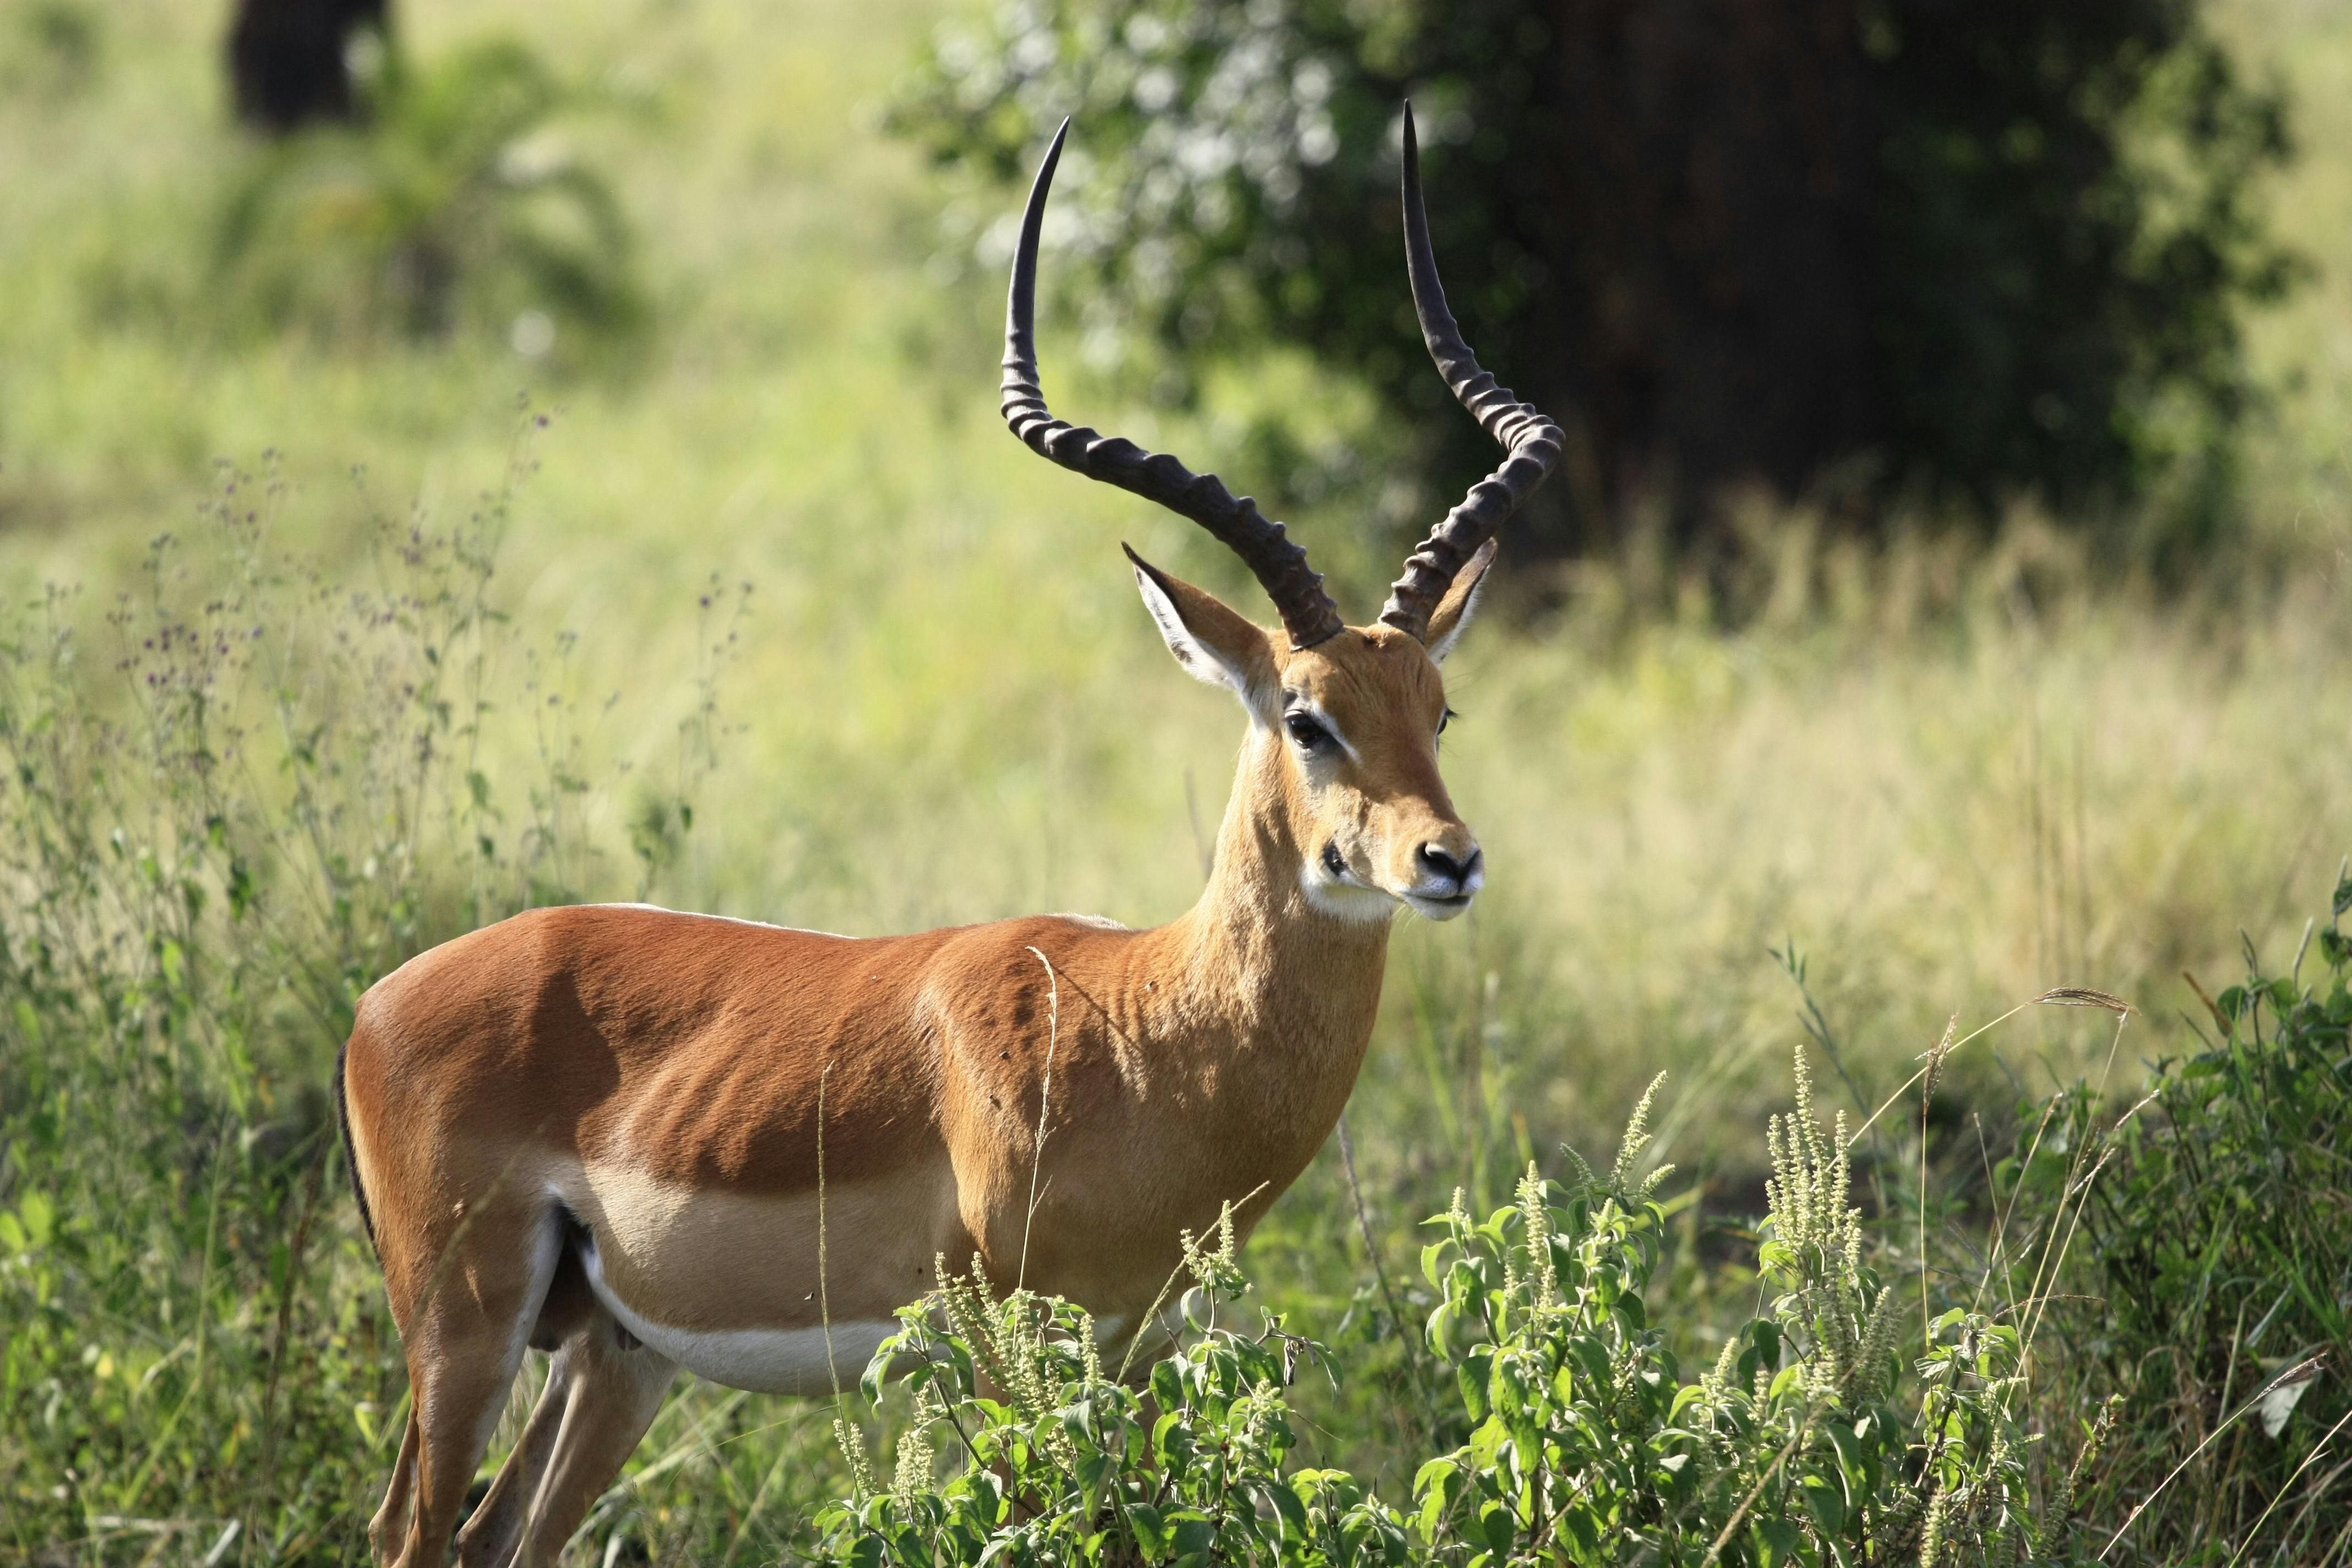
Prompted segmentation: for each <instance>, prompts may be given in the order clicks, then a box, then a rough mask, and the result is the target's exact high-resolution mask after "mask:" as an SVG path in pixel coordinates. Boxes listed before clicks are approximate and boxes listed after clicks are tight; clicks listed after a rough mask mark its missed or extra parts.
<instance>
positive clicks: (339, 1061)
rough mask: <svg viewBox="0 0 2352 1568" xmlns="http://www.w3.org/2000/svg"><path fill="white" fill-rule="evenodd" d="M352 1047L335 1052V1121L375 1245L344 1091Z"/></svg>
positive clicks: (354, 1190) (372, 1220) (349, 1104)
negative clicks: (347, 1058)
mask: <svg viewBox="0 0 2352 1568" xmlns="http://www.w3.org/2000/svg"><path fill="white" fill-rule="evenodd" d="M351 1048H352V1047H350V1045H348V1044H346V1045H345V1046H344V1047H343V1048H342V1049H341V1050H339V1051H337V1052H336V1053H335V1121H336V1124H337V1125H339V1126H340V1127H341V1129H342V1131H343V1163H344V1164H346V1165H348V1166H350V1167H351V1171H352V1196H353V1197H355V1198H357V1199H359V1201H360V1225H361V1226H362V1228H363V1229H364V1230H366V1232H367V1238H368V1245H369V1246H370V1247H375V1215H373V1214H371V1213H369V1212H368V1199H367V1185H366V1184H365V1183H363V1182H362V1181H361V1180H360V1159H359V1154H358V1152H356V1151H355V1150H353V1149H352V1102H351V1098H350V1097H349V1096H348V1095H346V1094H345V1093H344V1092H343V1058H344V1057H345V1056H347V1055H349V1054H350V1052H351ZM376 1256H378V1257H379V1258H381V1257H382V1256H383V1249H382V1248H381V1247H378V1248H377V1249H376Z"/></svg>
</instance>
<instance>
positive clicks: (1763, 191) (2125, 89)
mask: <svg viewBox="0 0 2352 1568" xmlns="http://www.w3.org/2000/svg"><path fill="white" fill-rule="evenodd" d="M1408 94H1410V96H1411V97H1412V100H1413V101H1414V103H1415V105H1416V110H1417V112H1418V113H1419V114H1420V116H1421V117H1422V121H1423V138H1424V144H1425V145H1426V146H1427V148H1428V151H1427V153H1426V154H1425V156H1426V158H1427V163H1428V170H1429V192H1430V202H1431V205H1432V213H1431V218H1432V223H1433V227H1434V230H1435V234H1436V239H1437V246H1438V251H1439V256H1440V258H1441V261H1442V263H1443V264H1444V267H1445V268H1446V269H1447V280H1448V283H1449V287H1450V293H1451V298H1452V300H1453V301H1454V308H1455V310H1456V312H1457V314H1459V315H1460V316H1461V317H1462V319H1463V321H1464V324H1465V328H1466V329H1467V330H1468V332H1469V335H1470V339H1471V341H1472V342H1474V343H1475V344H1476V345H1477V346H1478V348H1479V351H1480V353H1481V355H1482V357H1483V358H1484V359H1485V360H1486V363H1487V364H1488V365H1489V366H1490V367H1492V368H1494V369H1495V370H1496V373H1497V374H1500V375H1502V376H1504V377H1505V378H1506V379H1507V380H1509V381H1513V382H1515V383H1516V384H1517V386H1518V388H1519V390H1520V391H1521V392H1522V393H1523V394H1525V395H1528V396H1529V397H1531V398H1533V399H1535V400H1536V401H1537V402H1538V403H1539V404H1541V405H1544V407H1545V408H1546V409H1547V411H1548V412H1550V413H1551V414H1552V415H1554V416H1555V417H1557V418H1559V420H1560V421H1561V423H1562V424H1563V425H1564V426H1566V427H1567V428H1568V429H1569V431H1570V454H1569V461H1568V463H1567V464H1566V465H1565V467H1566V468H1567V470H1568V471H1567V478H1566V482H1564V483H1559V482H1556V483H1555V484H1554V485H1553V486H1552V487H1551V489H1549V491H1548V492H1547V493H1546V494H1545V495H1544V496H1542V497H1540V498H1539V501H1540V503H1541V504H1539V505H1538V507H1537V508H1535V509H1533V515H1532V516H1531V517H1530V519H1529V528H1530V531H1531V532H1534V533H1535V534H1537V535H1538V538H1539V540H1540V542H1542V544H1543V545H1544V546H1546V547H1548V548H1549V549H1551V550H1554V551H1566V550H1570V549H1573V548H1576V547H1578V546H1579V545H1580V544H1582V543H1586V542H1591V541H1592V540H1593V539H1595V537H1596V536H1599V537H1606V535H1607V532H1608V531H1612V530H1615V529H1622V528H1623V527H1625V526H1628V524H1629V521H1630V520H1632V519H1634V518H1638V517H1640V516H1643V515H1644V514H1645V513H1655V512H1659V511H1663V512H1664V515H1665V516H1667V517H1669V518H1670V519H1671V520H1672V521H1673V524H1674V527H1675V532H1676V534H1677V536H1678V537H1679V539H1680V540H1681V541H1682V542H1684V543H1685V544H1689V543H1694V542H1696V543H1701V544H1705V543H1707V542H1712V541H1713V540H1714V539H1715V538H1716V537H1717V535H1718V534H1719V532H1720V531H1721V529H1722V528H1723V526H1724V509H1723V508H1722V506H1721V505H1720V504H1719V503H1720V501H1721V500H1723V499H1724V498H1725V496H1726V495H1727V492H1729V491H1731V490H1733V489H1737V488H1739V487H1744V486H1751V485H1754V484H1758V483H1761V484H1763V485H1766V486H1769V488H1770V489H1771V490H1772V491H1774V492H1776V493H1777V494H1779V495H1780V496H1781V497H1783V498H1797V497H1804V496H1812V497H1816V498H1825V499H1828V500H1832V501H1834V502H1837V503H1839V504H1841V505H1845V506H1851V507H1852V508H1853V511H1854V513H1855V515H1856V516H1857V517H1860V518H1863V519H1870V518H1876V517H1883V516H1884V515H1885V504H1884V503H1885V502H1886V501H1887V500H1891V499H1893V498H1895V497H1896V496H1903V497H1906V498H1909V499H1911V500H1926V501H1927V502H1928V503H1929V504H1932V505H1936V506H1938V507H1941V508H1943V509H1946V510H1959V511H1962V512H1965V513H1969V514H1973V515H1975V516H1978V517H1984V516H1989V515H1990V513H1991V512H1992V511H1993V510H1995V509H1997V508H1998V507H1999V506H2000V504H2001V503H2002V502H2003V501H2005V500H2010V499H2011V498H2014V497H2018V496H2021V495H2028V496H2032V497H2035V498H2037V499H2039V500H2042V501H2044V502H2046V503H2048V504H2050V505H2052V506H2053V507H2056V508H2059V509H2061V510H2064V511H2066V512H2068V513H2070V514H2073V515H2090V514H2094V513H2096V512H2098V511H2100V510H2103V509H2105V508H2109V507H2112V506H2113V505H2114V504H2116V503H2118V502H2123V501H2128V500H2134V499H2137V498H2139V497H2142V496H2144V495H2146V494H2147V492H2148V491H2149V490H2150V489H2151V488H2152V487H2156V486H2158V484H2159V482H2161V484H2162V485H2163V487H2164V488H2165V489H2167V490H2168V492H2170V493H2172V494H2174V495H2175V496H2176V497H2179V496H2188V497H2189V498H2191V499H2190V501H2189V504H2187V505H2185V506H2179V507H2175V508H2174V509H2173V510H2174V514H2175V518H2176V531H2178V530H2179V528H2183V527H2185V528H2186V529H2187V530H2188V532H2187V533H2186V534H2183V535H2181V536H2180V537H2182V538H2184V539H2186V538H2190V537H2194V536H2195V534H2196V533H2197V532H2198V531H2199V530H2201V529H2203V528H2206V527H2210V525H2211V523H2212V521H2213V519H2214V518H2215V517H2216V516H2217V515H2218V507H2219V500H2220V498H2221V494H2222V490H2221V488H2219V487H2220V484H2221V481H2223V480H2225V479H2226V478H2227V474H2228V467H2229V465H2228V456H2229V451H2230V441H2229V437H2230V436H2231V432H2232V429H2233V427H2234V426H2235V425H2236V424H2237V423H2238V421H2239V419H2240V417H2241V416H2242V413H2243V411H2244V409H2245V408H2246V406H2247V403H2248V397H2249V388H2248V385H2247V383H2246V381H2245V377H2244V374H2243V372H2242V368H2241V365H2240V360H2239V353H2238V349H2239V341H2238V332H2237V326H2236V315H2237V311H2238V309H2239V307H2240V306H2241V305H2242V303H2243V302H2245V301H2249V300H2259V299H2263V298H2267V297H2269V296H2271V295H2273V294H2274V293H2276V292H2277V291H2278V290H2279V289H2281V288H2282V287H2284V283H2285V282H2286V280H2287V279H2288V277H2289V275H2290V271H2291V268H2290V265H2289V262H2288V259H2287V258H2285V257H2284V255H2283V253H2282V252H2281V251H2280V250H2279V249H2278V248H2277V247H2275V246H2274V245H2273V244H2272V243H2271V242H2270V241H2269V239H2268V238H2267V237H2265V235H2264V233H2263V227H2262V225H2261V223H2260V222H2259V220H2258V218H2257V216H2255V212H2254V208H2253V206H2252V199H2251V195H2250V192H2249V181H2250V177H2251V176H2252V175H2254V174H2258V173H2259V172H2260V171H2261V170H2263V168H2264V167H2266V166H2268V165H2270V164H2272V163H2275V162H2277V161H2279V160H2280V159H2282V158H2283V157H2284V154H2285V151H2286V141H2285V128H2284V108H2283V105H2282V103H2281V101H2280V100H2279V99H2278V98H2277V96H2276V95H2275V94H2274V93H2271V92H2266V91H2261V90H2256V89H2251V88H2249V87H2248V86H2247V85H2245V84H2244V83H2242V81H2241V80H2240V79H2239V78H2238V76H2237V75H2236V73H2235V72H2234V71H2233V69H2232V68H2231V63H2230V61H2229V59H2228V58H2227V57H2226V56H2225V54H2224V53H2223V52H2222V50H2221V47H2220V46H2219V45H2218V43H2217V42H2216V41H2215V40H2214V39H2213V38H2212V37H2211V36H2210V34H2209V33H2208V32H2207V31H2206V30H2205V29H2204V27H2203V26H2202V25H2201V23H2200V19H2199V16H2198V12H2197V9H2196V5H2195V0H2074V3H2070V4H2067V5H2043V4H2040V3H2038V0H1982V3H1980V4H1963V3H1961V0H1639V3H1637V0H1445V3H1440V0H1248V3H1246V4H1233V3H1227V0H1014V3H1013V4H1012V5H1008V6H1006V7H1005V8H1004V9H1003V10H1002V11H1001V12H999V13H998V14H997V15H996V16H995V17H994V18H993V20H992V22H990V23H988V24H987V25H985V26H982V27H981V28H980V29H978V30H976V31H949V32H946V33H943V34H942V35H941V36H940V37H939V38H938V40H937V41H936V42H935V44H934V45H933V47H931V49H930V50H929V53H928V55H927V56H926V58H924V60H923V61H922V63H921V66H920V68H919V73H918V77H917V79H916V80H915V82H914V84H913V85H912V86H911V87H910V88H909V89H908V90H907V91H906V92H904V93H903V94H902V95H901V97H900V100H899V101H898V107H897V109H896V110H895V122H896V123H897V125H898V127H899V128H900V129H901V130H902V131H904V132H908V133H909V134H911V135H913V136H914V137H916V138H918V139H919V141H921V142H923V143H924V144H926V145H927V146H928V147H929V150H930V152H931V153H932V154H933V155H934V157H936V158H937V159H938V160H940V162H942V163H950V164H958V165H963V166H966V167H969V168H971V169H972V170H974V171H976V172H977V173H979V174H981V175H982V177H983V178H985V179H987V180H989V181H991V182H992V183H994V182H1011V181H1013V180H1015V179H1018V178H1022V177H1025V175H1026V174H1027V172H1028V170H1029V167H1030V166H1031V164H1032V163H1033V161H1034V157H1035V156H1036V154H1037V153H1038V152H1039V151H1040V148H1041V145H1042V140H1043V138H1044V137H1045V135H1047V134H1049V133H1050V132H1051V131H1052V129H1053V126H1054V124H1055V121H1058V120H1059V119H1060V118H1061V117H1062V116H1063V115H1065V114H1069V115H1074V116H1076V118H1077V120H1078V121H1079V126H1080V128H1079V132H1078V135H1077V137H1076V142H1075V144H1074V149H1073V151H1074V153H1075V154H1076V156H1075V157H1074V158H1073V160H1072V162H1071V163H1070V165H1069V168H1070V175H1069V176H1066V178H1067V182H1068V184H1069V185H1070V187H1071V190H1072V194H1073V197H1074V199H1073V200H1072V202H1071V203H1070V205H1068V206H1067V207H1066V208H1064V209H1062V214H1061V226H1060V228H1059V230H1058V233H1057V234H1056V235H1055V238H1056V239H1057V240H1058V243H1060V244H1061V245H1062V246H1063V247H1065V248H1066V250H1071V251H1075V252H1076V253H1077V254H1079V255H1081V256H1084V257H1087V258H1091V260H1092V261H1093V263H1094V264H1095V265H1096V267H1097V268H1098V279H1097V281H1098V283H1099V284H1100V285H1102V287H1100V288H1098V289H1094V290H1090V291H1088V292H1089V297H1090V298H1091V300H1092V301H1093V302H1092V303H1091V304H1089V305H1087V306H1085V307H1082V309H1083V310H1085V311H1087V313H1088V314H1089V316H1090V324H1091V325H1094V326H1097V327H1110V328H1113V329H1117V330H1124V329H1127V328H1129V327H1133V326H1137V325H1140V326H1141V327H1142V328H1143V329H1144V330H1145V331H1146V332H1148V334H1149V335H1150V336H1151V337H1154V338H1156V339H1158V340H1159V341H1160V342H1162V343H1164V344H1167V345H1169V346H1171V347H1172V348H1173V349H1174V350H1176V351H1177V353H1176V354H1175V356H1174V357H1175V361H1176V363H1177V364H1178V365H1180V366H1181V367H1184V368H1186V369H1188V370H1197V369H1198V368H1199V367H1200V366H1201V365H1202V363H1204V361H1205V360H1207V359H1208V358H1211V357H1213V356H1215V355H1217V354H1219V353H1225V352H1229V351H1233V350H1236V349H1245V348H1248V347H1252V346H1255V345H1259V344H1262V343H1264V342H1266V341H1268V340H1269V339H1272V340H1278V341H1290V342H1299V343H1303V344H1306V345H1307V346H1309V347H1310V348H1312V349H1313V350H1315V351H1316V352H1318V353H1319V354H1321V355H1323V356H1325V357H1326V359H1327V361H1328V362H1329V363H1335V364H1338V365H1341V366H1344V367H1347V368H1349V369H1350V370H1353V371H1355V372H1358V373H1360V374H1362V375H1363V376H1364V377H1366V378H1367V379H1368V380H1369V381H1370V383H1371V384H1373V385H1374V386H1375V387H1376V388H1377V389H1378V390H1379V391H1380V393H1381V395H1382V396H1383V397H1384V399H1385V400H1386V402H1387V404H1388V405H1389V406H1390V408H1391V410H1392V411H1393V412H1394V413H1395V414H1396V415H1397V416H1400V419H1401V420H1402V419H1410V421H1411V422H1412V427H1414V428H1416V429H1420V430H1425V431H1430V432H1432V433H1433V434H1432V435H1431V436H1430V437H1427V438H1426V439H1427V440H1428V442H1429V446H1428V447H1424V448H1423V449H1422V450H1419V451H1414V452H1411V453H1406V454H1399V455H1398V456H1401V457H1404V458H1409V459H1410V460H1411V461H1412V462H1414V463H1418V464H1421V465H1423V469H1424V471H1429V470H1431V469H1433V471H1434V474H1435V477H1436V479H1437V481H1438V482H1437V484H1436V488H1437V489H1439V490H1441V491H1442V490H1446V489H1453V488H1454V486H1455V485H1457V484H1459V483H1460V482H1462V481H1464V480H1465V479H1468V478H1470V477H1474V476H1475V473H1477V472H1479V471H1483V469H1484V468H1486V467H1489V466H1491V463H1492V460H1493V458H1492V453H1491V451H1490V450H1488V449H1487V448H1486V446H1485V445H1484V444H1483V440H1482V438H1481V437H1478V435H1477V433H1476V432H1475V430H1474V429H1473V428H1472V427H1471V426H1470V425H1469V422H1468V421H1467V420H1465V419H1460V418H1446V417H1442V416H1440V410H1441V407H1442V405H1444V402H1445V394H1444V389H1443V387H1442V386H1441V385H1440V384H1439V383H1438V380H1437V378H1436V376H1435V375H1434V374H1433V373H1432V372H1431V370H1430V368H1429V366H1428V364H1427V363H1426V361H1425V359H1424V358H1423V355H1422V353H1421V351H1420V346H1419V341H1418V336H1417V334H1416V332H1415V331H1414V330H1413V327H1412V311H1411V308H1410V304H1409V302H1408V300H1407V295H1406V292H1405V285H1404V268H1403V266H1402V245H1401V241H1400V238H1399V222H1400V219H1399V213H1398V208H1397V198H1396V195H1395V184H1396V157H1397V146H1398V108H1399V104H1400V102H1401V100H1403V99H1404V98H1405V97H1406V96H1407V95H1408ZM980 238H981V240H982V246H981V247H980V248H981V249H982V250H985V251H987V252H989V253H990V257H991V258H993V256H994V254H995V253H996V252H998V251H1001V250H1003V249H1006V248H1009V247H1007V246H1006V244H1005V241H1004V235H1003V232H1001V231H1000V230H997V229H992V230H990V231H988V232H987V233H985V234H983V235H982V236H980ZM1075 293H1076V290H1070V291H1067V292H1066V295H1065V297H1066V298H1067V297H1070V296H1071V295H1072V294H1075ZM1439 432H1442V434H1438V433H1439Z"/></svg>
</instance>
